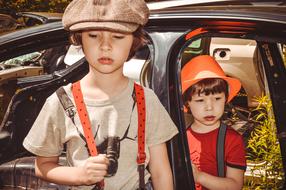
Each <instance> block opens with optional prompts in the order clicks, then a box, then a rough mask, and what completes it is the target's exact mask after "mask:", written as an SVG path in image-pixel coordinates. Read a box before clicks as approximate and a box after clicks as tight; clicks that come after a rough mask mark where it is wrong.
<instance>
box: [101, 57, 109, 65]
mask: <svg viewBox="0 0 286 190" xmlns="http://www.w3.org/2000/svg"><path fill="white" fill-rule="evenodd" d="M97 61H98V62H99V63H100V64H103V65H110V64H112V63H113V59H111V58H109V57H101V58H99V59H97Z"/></svg>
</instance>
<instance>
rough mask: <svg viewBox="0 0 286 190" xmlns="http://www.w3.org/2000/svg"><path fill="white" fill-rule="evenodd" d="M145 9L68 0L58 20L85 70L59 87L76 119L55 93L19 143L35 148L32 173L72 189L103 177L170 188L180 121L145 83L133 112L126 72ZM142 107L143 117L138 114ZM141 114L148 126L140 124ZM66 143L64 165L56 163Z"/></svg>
mask: <svg viewBox="0 0 286 190" xmlns="http://www.w3.org/2000/svg"><path fill="white" fill-rule="evenodd" d="M148 16H149V10H148V8H147V6H146V3H145V2H144V0H132V1H130V0H104V1H103V0H73V1H72V2H71V3H70V4H69V5H68V7H67V8H66V10H65V12H64V15H63V25H64V28H65V29H66V30H68V31H69V32H70V34H71V41H72V42H73V44H74V45H78V46H81V47H82V49H83V52H84V54H85V58H86V60H87V61H88V63H89V73H88V74H87V75H86V76H85V77H84V78H83V79H81V80H80V81H79V82H77V83H75V84H72V85H67V86H65V87H64V90H65V91H66V93H67V95H68V98H70V99H71V100H72V101H73V103H75V105H76V107H77V112H76V114H75V116H74V117H73V119H71V118H69V117H68V116H67V115H66V113H65V111H64V109H63V107H62V105H61V103H60V101H59V98H58V97H57V96H56V94H53V95H52V96H51V97H49V98H48V99H47V100H46V103H45V104H44V106H43V109H42V110H41V112H40V114H39V116H38V118H37V119H36V121H35V123H34V125H33V126H32V128H31V130H30V132H29V134H28V135H27V137H26V138H25V140H24V143H23V145H24V147H25V148H26V149H27V150H29V151H30V152H32V153H34V154H35V155H37V157H36V162H35V170H36V175H37V176H40V177H41V178H43V179H46V180H49V181H51V182H54V183H58V184H65V185H71V186H76V187H73V188H75V189H102V188H103V183H100V185H98V184H97V185H96V183H97V182H101V181H102V180H103V179H104V189H105V190H115V189H124V190H134V189H137V188H138V187H139V186H140V189H143V188H145V183H144V181H145V182H146V183H147V182H148V179H149V178H151V179H152V184H153V187H154V189H164V190H171V189H173V181H172V172H171V168H170V164H169V160H168V154H167V150H166V145H165V142H166V141H167V140H169V139H171V138H172V137H173V136H174V135H175V134H176V133H177V128H176V126H175V125H174V123H173V122H172V120H171V118H170V117H169V115H168V113H167V111H166V110H165V109H164V107H163V106H162V104H161V103H160V101H159V100H158V98H157V96H156V95H155V93H154V92H153V91H152V90H150V89H147V88H142V87H141V88H139V89H141V90H142V91H143V92H144V95H145V102H142V104H145V106H146V109H145V108H144V109H140V108H138V111H137V107H140V106H138V105H142V104H140V100H138V101H135V100H134V98H133V97H135V94H136V97H137V90H136V87H138V86H136V85H135V84H134V81H132V80H131V79H129V78H127V77H125V76H124V75H123V64H124V62H125V61H126V60H128V59H130V58H131V57H132V56H133V55H134V52H135V51H136V50H137V49H138V47H140V46H141V45H142V43H143V41H144V40H143V38H144V35H143V31H142V27H143V25H145V24H146V22H147V20H148ZM134 89H135V90H134ZM142 91H140V92H142ZM141 94H142V93H141ZM138 102H139V103H138ZM77 105H79V106H77ZM142 110H143V112H144V114H146V117H144V118H143V119H142V117H141V118H140V117H139V114H138V113H137V112H139V113H140V114H141V112H140V111H142ZM144 114H142V115H144ZM82 118H84V119H83V120H82ZM141 119H142V120H141ZM138 120H140V121H139V122H141V121H142V122H145V124H146V130H141V128H140V130H139V125H138ZM140 127H141V125H140ZM138 131H139V132H140V133H141V134H143V135H138V134H140V133H139V132H138ZM144 135H145V136H144ZM144 137H145V138H144ZM139 140H140V142H142V141H143V143H145V144H144V146H142V144H140V143H139ZM113 142H115V143H113ZM64 144H66V147H67V149H66V154H67V166H61V165H60V164H59V156H60V155H61V153H62V150H63V147H64ZM107 145H108V146H107ZM107 147H108V148H110V149H111V150H109V149H107ZM97 151H98V152H99V155H97ZM141 151H143V153H142V152H141ZM105 152H110V157H108V156H109V155H108V154H107V155H105V154H104V153H105ZM141 153H142V154H141ZM145 153H146V154H145ZM137 155H138V157H137ZM137 159H138V161H137ZM117 160H118V162H117ZM141 161H143V163H141ZM117 163H118V164H117ZM147 165H148V166H149V169H148V170H147V168H146V167H147ZM110 166H112V167H110ZM138 170H139V172H138ZM142 171H143V172H142ZM140 174H143V175H140ZM139 177H140V180H139ZM142 182H143V183H142ZM142 184H143V187H142ZM147 187H151V186H150V183H148V184H147Z"/></svg>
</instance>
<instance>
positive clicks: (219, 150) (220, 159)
mask: <svg viewBox="0 0 286 190" xmlns="http://www.w3.org/2000/svg"><path fill="white" fill-rule="evenodd" d="M226 129H227V126H226V125H225V124H224V123H222V122H221V125H220V127H219V131H218V138H217V144H216V158H217V173H218V176H219V177H225V172H224V142H225V136H226Z"/></svg>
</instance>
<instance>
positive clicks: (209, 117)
mask: <svg viewBox="0 0 286 190" xmlns="http://www.w3.org/2000/svg"><path fill="white" fill-rule="evenodd" d="M204 119H205V120H206V121H213V120H214V119H215V116H213V115H210V116H206V117H204Z"/></svg>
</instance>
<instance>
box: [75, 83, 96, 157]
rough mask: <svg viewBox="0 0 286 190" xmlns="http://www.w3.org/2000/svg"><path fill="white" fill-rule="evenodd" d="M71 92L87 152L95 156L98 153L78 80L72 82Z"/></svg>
mask: <svg viewBox="0 0 286 190" xmlns="http://www.w3.org/2000/svg"><path fill="white" fill-rule="evenodd" d="M72 93H73V97H74V100H75V105H76V109H77V112H78V114H79V118H80V122H81V125H82V128H83V132H84V137H85V139H86V142H87V146H88V150H89V154H90V155H91V156H96V155H97V154H98V153H97V149H96V145H95V141H94V137H93V134H92V131H91V125H90V120H89V117H88V113H87V110H86V106H85V104H84V101H83V96H82V92H81V88H80V82H79V81H78V82H76V83H73V85H72Z"/></svg>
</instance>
